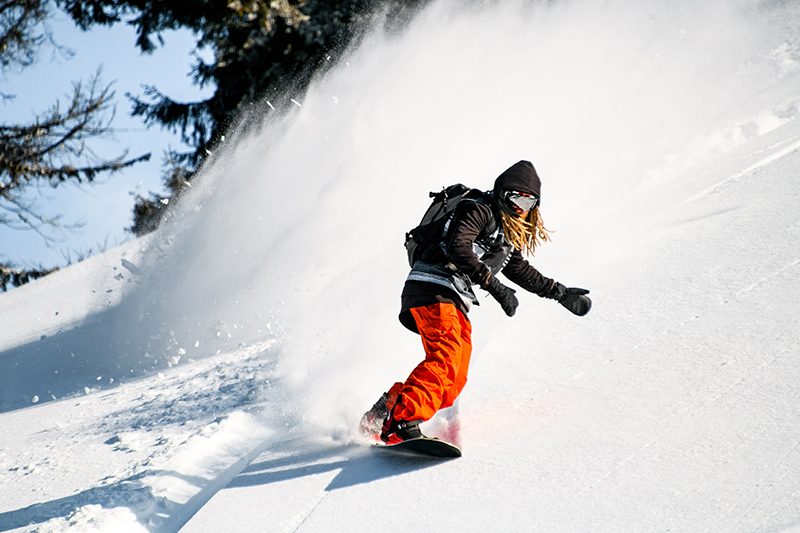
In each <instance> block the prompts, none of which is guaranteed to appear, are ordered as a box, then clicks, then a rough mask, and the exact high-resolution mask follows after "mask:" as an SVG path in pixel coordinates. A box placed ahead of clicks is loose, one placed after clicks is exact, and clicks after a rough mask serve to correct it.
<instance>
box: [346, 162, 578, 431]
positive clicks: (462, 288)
mask: <svg viewBox="0 0 800 533" xmlns="http://www.w3.org/2000/svg"><path fill="white" fill-rule="evenodd" d="M540 189H541V181H540V180H539V176H538V174H537V173H536V169H534V167H533V165H532V164H531V163H530V162H528V161H520V162H518V163H516V164H515V165H513V166H511V167H510V168H509V169H507V170H506V171H505V172H503V173H502V174H500V176H499V177H498V178H497V179H496V180H495V182H494V188H493V189H492V190H491V191H486V192H483V191H477V193H478V194H476V195H470V196H471V197H468V198H465V199H462V200H460V201H459V202H458V204H457V206H456V208H455V210H454V212H453V214H452V218H451V219H450V221H449V223H448V225H447V226H446V227H445V230H444V234H443V235H442V237H441V238H437V239H434V241H435V242H431V243H427V245H423V246H421V248H422V250H421V254H420V258H419V260H416V261H415V262H414V263H413V266H412V269H411V272H410V274H409V275H408V278H407V279H406V283H405V286H404V287H403V292H402V296H401V312H400V317H399V318H400V322H401V323H402V324H403V325H404V326H405V327H407V328H408V329H410V330H411V331H413V332H415V333H418V334H419V335H420V337H421V338H422V344H423V347H424V349H425V360H424V361H422V362H421V363H420V364H419V365H418V366H417V367H416V368H415V369H414V370H413V371H412V372H411V374H410V375H409V377H408V379H406V381H405V382H402V383H400V382H398V383H395V384H394V385H393V386H392V387H391V388H390V389H389V390H388V392H386V393H384V394H383V396H381V398H380V399H379V400H378V401H377V402H376V403H375V405H374V406H373V407H372V409H370V410H369V411H367V413H365V414H364V416H363V417H362V419H361V427H362V430H363V431H364V432H365V433H367V434H372V435H377V434H380V438H381V440H382V441H384V442H386V443H388V444H393V443H397V442H401V441H404V440H409V439H414V438H421V437H423V436H424V435H423V434H422V432H421V431H420V428H419V426H420V423H422V422H424V421H426V420H429V419H430V418H432V417H433V415H434V414H436V412H437V411H438V410H440V409H444V408H447V407H450V406H452V405H453V402H455V400H456V398H457V397H458V395H459V394H460V393H461V391H462V390H463V388H464V385H466V383H467V370H468V368H469V360H470V354H471V352H472V341H471V334H472V326H471V324H470V321H469V320H468V319H467V313H468V312H469V309H470V306H471V305H472V304H475V305H478V301H477V299H476V297H475V294H474V292H473V291H472V285H478V286H480V288H481V289H483V290H486V291H487V292H488V293H489V294H490V295H491V296H492V297H493V298H494V299H495V300H497V302H498V303H499V304H500V306H501V307H502V309H503V311H504V312H505V313H506V315H508V316H509V317H511V316H513V315H514V313H515V312H516V309H517V306H518V304H519V302H518V300H517V297H516V296H515V292H516V291H515V290H514V289H512V288H510V287H507V286H505V285H504V284H503V283H501V282H500V280H499V279H498V278H497V274H499V273H500V272H502V273H503V275H504V276H505V277H506V278H507V279H509V280H510V281H512V282H513V283H515V284H516V285H518V286H520V287H522V288H523V289H525V290H527V291H530V292H532V293H534V294H536V295H538V296H541V297H543V298H550V299H553V300H556V301H557V302H559V303H560V304H561V305H562V306H564V307H566V308H567V309H568V310H570V311H571V312H572V313H574V314H576V315H578V316H583V315H585V314H586V313H588V312H589V309H590V308H591V304H592V302H591V300H590V299H589V297H588V296H586V294H588V293H589V291H588V290H585V289H579V288H567V287H566V286H564V285H562V284H561V283H558V282H556V281H554V280H552V279H550V278H546V277H544V276H543V275H542V274H540V273H539V272H538V271H537V270H536V269H535V268H533V267H532V266H531V265H530V263H528V261H527V260H526V259H525V258H524V257H523V253H525V254H526V255H530V256H532V255H533V252H534V250H535V248H536V246H538V245H539V244H541V243H543V242H545V241H549V240H550V239H549V236H548V234H547V230H546V229H545V227H544V225H543V223H542V217H541V214H540V212H539V205H540V200H541V192H540Z"/></svg>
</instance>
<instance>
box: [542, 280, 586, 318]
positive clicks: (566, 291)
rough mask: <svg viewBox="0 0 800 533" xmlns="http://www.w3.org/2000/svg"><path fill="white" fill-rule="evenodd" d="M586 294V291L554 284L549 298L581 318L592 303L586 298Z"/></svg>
mask: <svg viewBox="0 0 800 533" xmlns="http://www.w3.org/2000/svg"><path fill="white" fill-rule="evenodd" d="M587 294H589V291H588V290H586V289H578V288H577V287H569V288H567V287H566V286H564V285H562V284H561V283H556V286H555V287H554V289H553V295H552V296H551V298H553V299H554V300H556V301H558V303H560V304H561V305H563V306H564V307H566V308H567V309H569V310H570V311H571V312H572V313H573V314H576V315H578V316H583V315H585V314H586V313H588V312H589V309H591V308H592V301H591V300H590V299H589V297H588V296H586V295H587Z"/></svg>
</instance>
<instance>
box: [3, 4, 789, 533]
mask: <svg viewBox="0 0 800 533" xmlns="http://www.w3.org/2000/svg"><path fill="white" fill-rule="evenodd" d="M796 11H797V9H796V8H795V7H794V6H792V5H780V3H774V2H759V3H757V2H733V1H728V2H722V1H720V2H716V1H714V2H708V3H703V5H701V6H697V5H694V4H693V3H690V2H670V3H660V2H643V3H637V4H636V5H633V6H631V5H627V4H626V3H622V2H613V1H612V2H591V1H585V2H562V3H557V4H555V5H551V6H546V7H545V6H538V5H536V6H527V7H526V6H525V5H519V4H517V3H512V2H508V3H499V4H497V5H492V6H487V7H480V6H473V7H472V8H470V9H463V8H461V7H459V5H458V4H449V3H447V2H440V3H436V4H434V5H433V6H432V7H431V8H429V9H427V10H425V11H424V12H422V13H420V14H419V15H418V16H417V17H416V18H415V19H414V20H413V21H412V22H411V23H410V24H409V27H408V28H407V29H406V30H405V31H403V32H402V33H397V32H392V33H389V34H384V33H382V32H381V31H379V30H375V31H374V32H372V33H369V34H368V35H366V36H365V39H364V42H363V44H362V45H361V46H360V47H358V48H356V49H354V50H353V51H352V52H351V54H350V55H349V56H348V58H347V61H345V62H343V63H342V64H341V65H338V66H337V67H336V68H335V69H333V70H332V71H331V72H330V73H329V74H328V75H326V76H325V77H323V78H320V79H319V80H317V82H316V83H315V84H314V85H313V86H312V88H311V90H310V92H309V93H308V94H307V95H306V97H305V98H304V99H302V102H300V101H299V103H300V104H302V107H297V108H296V109H295V110H292V111H290V112H289V113H287V114H285V115H281V116H278V115H275V116H271V117H266V118H265V119H264V127H263V128H262V129H261V130H260V131H258V132H243V133H235V132H234V133H232V134H231V135H230V142H229V146H228V147H227V148H226V149H224V150H221V152H220V153H218V154H215V162H214V164H213V165H211V166H210V167H209V168H208V169H207V171H206V173H205V174H204V175H203V176H202V178H201V180H200V181H199V182H198V183H197V185H196V187H195V190H194V191H193V192H192V194H190V195H189V196H188V198H187V200H185V201H184V202H183V204H182V205H181V210H180V212H178V213H177V214H176V216H175V217H174V218H173V219H172V220H171V221H170V222H169V224H167V225H166V227H164V228H162V230H161V231H160V232H159V233H158V234H157V235H154V236H153V237H152V238H151V239H150V240H149V241H147V242H139V243H133V244H130V245H129V246H127V247H125V248H122V249H118V250H111V251H109V252H107V253H106V254H103V255H102V256H98V257H96V258H93V259H92V261H91V262H86V263H83V264H79V265H76V266H75V267H71V268H68V269H65V270H64V271H62V272H59V273H56V274H54V275H53V276H50V277H47V278H44V279H43V280H40V281H37V282H36V283H34V284H31V285H29V286H27V287H23V288H20V289H15V290H14V291H11V292H10V293H8V294H5V295H2V296H1V297H0V316H2V323H3V324H10V325H11V327H5V328H4V329H3V331H2V332H0V350H3V351H2V352H0V369H2V370H0V391H2V393H1V394H2V397H0V400H2V404H1V405H2V411H3V413H2V414H0V417H1V420H2V426H3V428H4V429H3V432H2V436H0V531H63V530H69V531H157V532H174V531H178V530H181V531H185V532H205V531H214V532H217V531H250V530H253V531H281V532H284V531H285V532H289V531H302V532H313V531H362V530H372V529H374V528H375V527H376V526H375V524H376V523H383V522H382V521H386V520H388V521H389V522H390V523H391V524H397V527H398V528H399V527H405V526H413V527H424V528H425V529H427V530H430V531H486V530H504V531H505V530H541V531H665V530H671V531H788V530H789V529H790V528H793V527H800V506H799V505H798V503H797V498H796V495H797V493H798V491H800V482H798V479H800V475H798V474H800V472H798V470H800V451H799V450H798V445H799V444H800V429H798V428H797V424H796V420H797V416H798V405H800V402H798V399H800V398H799V397H800V391H798V388H797V386H796V383H797V382H798V378H800V376H798V374H799V373H800V368H798V362H797V361H798V357H797V356H798V355H800V327H799V326H800V323H799V322H800V308H799V306H798V305H797V303H796V300H797V299H798V296H800V247H798V244H797V243H798V242H800V238H799V237H800V235H799V234H800V210H798V207H800V179H798V177H797V176H798V174H797V169H798V168H800V125H799V124H798V122H797V121H796V120H795V118H794V117H795V116H796V115H797V114H798V112H800V109H799V108H798V103H800V94H798V93H797V87H798V73H800V63H798V59H800V48H799V47H798V44H800V43H798V42H797V40H796V35H797V29H798V28H800V17H798V13H797V12H796ZM598 21H602V23H598ZM521 158H527V159H531V160H532V161H533V162H534V164H535V165H536V166H537V169H538V170H539V172H540V174H541V175H542V177H543V184H544V186H543V198H542V200H543V207H542V208H543V213H544V217H545V222H546V224H547V226H548V227H550V228H552V229H555V230H557V231H556V233H555V234H554V242H553V243H552V244H548V245H546V246H545V247H543V248H542V249H541V250H540V251H538V252H537V257H536V258H535V259H534V264H535V265H536V266H537V267H538V268H539V269H540V270H541V271H542V272H544V273H545V274H546V275H549V276H551V277H554V278H556V279H558V280H560V281H562V282H564V283H566V284H568V285H576V286H583V287H587V288H589V289H591V290H592V294H591V295H592V297H593V300H594V308H593V310H592V312H591V313H590V314H589V315H587V316H586V317H584V318H578V317H574V316H572V315H571V314H570V313H568V312H567V311H565V310H564V309H562V308H561V307H559V306H558V305H557V304H555V303H554V302H551V301H545V300H540V299H538V298H536V297H534V296H532V295H525V294H521V295H520V297H521V304H522V305H521V307H520V309H519V311H518V313H517V315H516V316H515V317H514V318H513V319H510V320H509V319H508V318H506V317H505V316H504V315H503V314H502V311H500V309H499V306H497V305H496V304H494V303H493V302H492V301H491V300H490V299H487V300H486V301H485V303H484V304H483V305H481V306H480V307H478V308H476V309H475V310H474V311H473V312H472V313H471V319H472V320H473V323H474V329H475V334H474V341H475V352H474V356H473V363H472V368H471V370H470V383H469V385H468V387H467V389H466V390H465V392H464V394H463V395H462V397H461V398H460V400H459V402H458V405H457V407H455V408H453V409H451V410H449V411H448V412H444V413H441V416H438V417H437V418H436V419H434V420H432V421H431V422H430V423H428V424H427V426H424V428H423V429H424V430H425V431H426V432H428V433H430V434H434V435H436V434H439V435H443V434H445V433H446V434H448V435H450V436H452V437H453V438H454V439H456V440H457V441H458V442H459V443H460V444H461V445H462V447H463V449H464V454H465V455H464V457H463V458H461V459H458V460H455V461H449V462H431V461H408V460H395V459H391V458H386V457H379V456H376V455H373V454H370V451H369V450H368V449H367V448H366V447H364V446H363V444H361V443H360V442H359V440H358V438H357V435H356V434H355V432H354V429H353V428H354V427H355V425H356V422H357V420H358V417H359V416H360V414H361V413H362V412H363V411H364V410H365V409H367V408H368V407H369V406H370V405H371V404H372V402H373V401H374V400H375V399H376V398H377V396H378V395H379V394H380V393H381V392H382V391H383V390H385V388H386V387H388V386H389V384H391V383H392V382H393V381H395V380H397V379H402V378H403V377H405V375H406V374H407V373H408V372H409V371H410V369H411V368H412V367H413V365H414V364H416V363H417V362H418V360H419V358H420V357H421V348H420V347H419V346H418V342H419V341H418V340H417V339H416V338H415V337H414V336H413V335H411V334H409V333H407V332H406V331H404V330H403V328H402V327H401V326H400V325H399V324H398V323H397V321H396V312H397V304H398V296H399V292H400V288H401V287H402V282H403V280H404V277H405V274H406V269H405V267H404V261H405V258H404V251H403V249H402V246H401V244H400V243H401V242H402V235H403V232H404V231H405V230H407V229H408V228H409V227H410V226H411V225H413V224H414V223H415V222H416V221H417V219H418V217H419V216H420V213H421V211H422V210H423V208H424V206H425V205H426V204H427V202H428V199H427V195H426V194H425V193H426V192H427V191H428V190H435V189H437V188H439V187H440V186H442V185H445V184H447V183H450V182H452V181H463V182H465V183H469V184H473V185H476V186H484V187H489V186H490V184H491V182H492V180H493V179H494V177H495V176H496V175H497V174H498V173H499V172H500V171H502V170H503V169H505V168H506V167H507V166H509V165H510V164H512V163H513V162H515V161H517V160H518V159H521ZM123 260H124V261H125V262H124V263H123ZM120 275H121V278H119V279H118V276H120ZM129 279H130V280H131V281H130V282H129V281H128V280H129ZM108 290H112V291H114V292H111V293H108V292H106V291H108ZM70 303H73V305H72V306H69V304H70ZM67 309H68V310H69V312H67V311H66V310H67ZM56 312H58V314H56ZM55 400H57V401H55ZM34 402H35V404H34ZM32 404H34V405H32Z"/></svg>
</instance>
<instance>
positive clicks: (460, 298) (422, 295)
mask: <svg viewBox="0 0 800 533" xmlns="http://www.w3.org/2000/svg"><path fill="white" fill-rule="evenodd" d="M485 198H486V200H484V201H473V200H465V201H462V202H461V203H460V204H459V206H458V207H457V208H456V212H455V214H454V216H453V220H452V221H451V223H450V226H449V229H448V231H447V238H446V242H445V246H444V250H443V251H442V253H440V254H439V255H438V257H436V259H434V260H432V261H431V262H430V263H424V264H420V262H418V263H417V264H415V266H414V268H413V269H412V272H411V274H410V275H409V279H408V280H406V283H405V286H404V287H403V293H402V295H401V312H400V322H402V324H403V325H404V326H406V327H407V328H408V329H410V330H411V331H414V332H416V331H417V328H416V324H415V323H414V318H413V316H412V315H411V313H410V312H409V310H410V309H412V308H414V307H424V306H426V305H432V304H435V303H437V302H447V303H452V304H454V305H455V306H456V307H457V308H458V309H460V310H461V312H463V313H464V314H465V315H466V314H467V313H468V312H469V302H468V301H465V298H464V295H463V294H461V295H460V294H459V293H458V292H457V291H456V290H453V289H452V288H449V287H447V286H446V285H445V284H442V283H431V282H428V281H419V280H415V279H413V278H414V277H419V276H414V271H415V270H419V269H420V268H422V269H424V268H427V266H428V265H431V264H432V265H433V266H434V267H435V268H436V269H438V270H441V271H443V272H445V273H448V272H449V273H450V275H451V276H454V277H456V276H457V277H460V278H461V279H463V280H464V281H466V282H467V284H468V285H469V284H480V283H482V282H485V281H486V280H487V279H488V277H489V274H490V273H491V272H492V270H493V269H492V268H491V266H489V265H490V264H491V263H492V262H493V260H494V259H495V256H494V255H493V250H489V251H488V252H487V253H486V254H484V255H483V256H482V259H483V260H481V259H479V258H478V256H477V255H476V253H475V251H474V245H475V243H476V242H479V243H481V242H482V243H484V245H485V244H486V240H487V239H488V238H490V237H491V235H489V234H490V233H492V232H493V231H494V229H495V228H497V226H498V225H499V220H500V216H499V211H498V207H497V205H496V203H494V202H492V201H491V195H489V194H488V193H487V195H486V196H485ZM500 235H501V237H502V232H501V233H500ZM489 244H493V245H494V247H495V250H494V251H495V252H497V250H496V249H497V248H499V247H500V246H501V245H502V244H505V245H506V246H509V245H508V242H507V241H506V240H505V238H504V237H502V242H495V243H489ZM506 255H507V254H503V257H504V258H505V264H504V265H502V264H501V265H496V264H495V265H494V266H495V269H496V271H495V273H497V271H500V272H502V273H503V275H504V276H505V277H506V278H508V279H509V280H510V281H512V282H513V283H515V284H516V285H519V286H520V287H522V288H523V289H525V290H527V291H530V292H532V293H534V294H537V295H538V296H542V297H547V296H550V295H551V294H552V292H553V290H555V286H556V282H555V281H554V280H552V279H550V278H547V277H545V276H543V275H542V274H541V273H539V271H538V270H536V269H535V268H533V267H532V266H531V264H530V263H528V261H527V260H525V258H524V257H523V256H522V253H521V252H520V251H519V250H516V249H514V250H513V251H512V252H511V253H510V255H507V257H506ZM418 265H419V266H418ZM474 303H477V300H474Z"/></svg>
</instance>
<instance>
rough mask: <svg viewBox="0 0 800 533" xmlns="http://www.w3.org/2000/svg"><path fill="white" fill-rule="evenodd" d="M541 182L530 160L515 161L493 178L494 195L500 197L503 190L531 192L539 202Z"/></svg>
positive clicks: (540, 198)
mask: <svg viewBox="0 0 800 533" xmlns="http://www.w3.org/2000/svg"><path fill="white" fill-rule="evenodd" d="M541 188H542V182H541V180H540V179H539V175H538V174H537V173H536V169H535V168H533V165H532V164H531V162H530V161H520V162H519V163H515V164H514V165H512V166H511V167H510V168H509V169H507V170H506V171H505V172H503V173H502V174H500V175H499V176H498V177H497V179H496V180H494V197H495V198H500V196H501V195H502V193H503V191H517V192H524V193H527V194H532V195H534V196H536V197H537V198H539V202H540V203H541V200H542V194H541Z"/></svg>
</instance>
